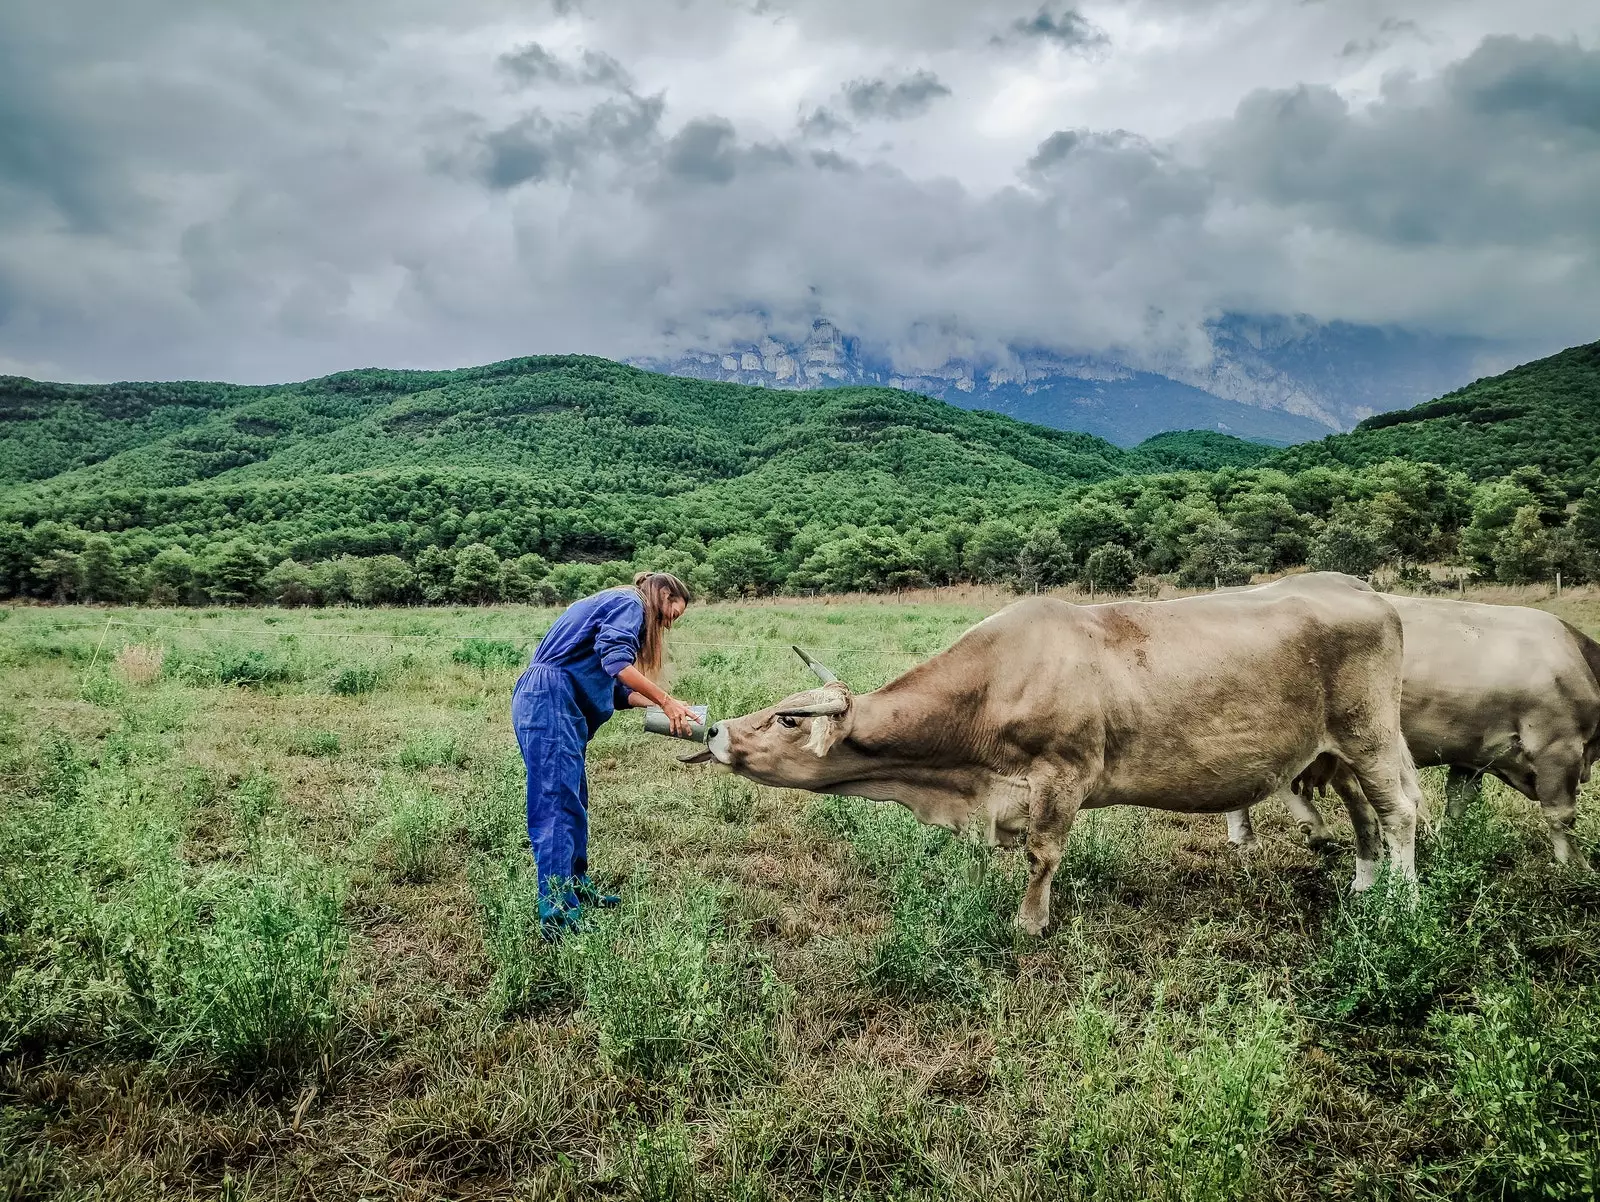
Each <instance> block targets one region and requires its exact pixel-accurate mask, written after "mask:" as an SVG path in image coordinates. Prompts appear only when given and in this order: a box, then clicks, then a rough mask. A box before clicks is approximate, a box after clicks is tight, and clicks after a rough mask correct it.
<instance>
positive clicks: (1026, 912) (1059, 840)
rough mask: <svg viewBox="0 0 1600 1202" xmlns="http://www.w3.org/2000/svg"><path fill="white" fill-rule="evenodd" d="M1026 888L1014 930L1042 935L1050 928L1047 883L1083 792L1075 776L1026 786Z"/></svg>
mask: <svg viewBox="0 0 1600 1202" xmlns="http://www.w3.org/2000/svg"><path fill="white" fill-rule="evenodd" d="M1029 785H1030V787H1029V796H1028V838H1027V843H1026V847H1027V855H1028V887H1027V889H1026V891H1024V893H1023V895H1022V905H1021V906H1019V907H1018V908H1017V929H1018V930H1021V931H1023V932H1025V933H1027V934H1029V935H1040V934H1043V933H1044V929H1045V927H1046V926H1048V925H1049V924H1050V882H1051V880H1052V879H1053V878H1054V877H1055V875H1056V867H1057V866H1058V865H1059V864H1060V863H1061V857H1062V855H1063V854H1064V853H1065V851H1066V847H1067V836H1068V835H1069V834H1070V833H1071V831H1072V823H1073V820H1074V819H1075V818H1077V816H1078V806H1079V805H1080V804H1081V803H1082V801H1083V795H1084V788H1083V784H1082V779H1081V777H1079V776H1077V775H1076V774H1067V773H1059V774H1057V773H1052V774H1050V775H1048V776H1044V777H1042V778H1036V779H1034V780H1033V781H1030V782H1029Z"/></svg>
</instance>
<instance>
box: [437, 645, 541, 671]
mask: <svg viewBox="0 0 1600 1202" xmlns="http://www.w3.org/2000/svg"><path fill="white" fill-rule="evenodd" d="M450 658H451V659H453V660H454V661H455V662H456V663H458V664H471V665H472V666H473V667H474V668H477V669H478V670H479V671H481V672H488V671H490V670H492V669H495V668H520V667H521V666H522V663H523V660H524V659H525V658H526V653H525V652H524V650H523V649H522V648H521V647H520V646H518V645H517V644H516V643H508V642H505V641H503V640H500V639H467V640H466V641H464V642H463V643H461V644H460V645H459V646H457V647H456V649H455V650H454V651H452V652H451V653H450Z"/></svg>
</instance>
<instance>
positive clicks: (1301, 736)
mask: <svg viewBox="0 0 1600 1202" xmlns="http://www.w3.org/2000/svg"><path fill="white" fill-rule="evenodd" d="M1401 638H1402V636H1401V629H1400V620H1399V618H1397V617H1396V616H1395V612H1394V610H1393V609H1392V608H1391V607H1390V606H1389V605H1388V603H1387V602H1385V601H1384V600H1383V599H1382V598H1381V597H1379V596H1378V595H1377V594H1375V593H1373V592H1372V591H1371V590H1369V589H1366V588H1365V586H1363V585H1361V584H1360V582H1358V581H1352V580H1349V579H1348V578H1343V577H1332V576H1328V575H1324V576H1323V577H1322V578H1321V579H1320V580H1318V581H1316V582H1314V587H1309V588H1308V587H1306V586H1305V585H1304V584H1302V585H1301V586H1299V587H1297V588H1296V589H1294V590H1289V589H1283V588H1280V587H1278V586H1276V585H1268V586H1265V587H1263V588H1258V589H1250V590H1247V591H1245V592H1238V593H1224V594H1212V595H1207V596H1199V597H1187V598H1183V599H1181V600H1176V601H1160V602H1153V603H1140V602H1123V603H1116V604H1109V605H1071V604H1068V603H1067V602H1064V601H1059V600H1055V599H1052V598H1031V599H1028V600H1025V601H1020V602H1018V603H1016V604H1014V605H1012V606H1010V607H1009V608H1007V609H1005V610H1002V611H1001V612H1000V613H998V614H995V615H994V616H993V617H991V618H988V619H986V620H985V621H983V622H980V623H978V625H976V626H974V627H973V628H972V629H971V630H969V631H967V632H966V633H965V634H964V635H962V636H961V638H960V639H958V640H957V641H956V643H955V644H954V645H953V646H951V647H950V648H949V649H948V650H946V651H943V652H941V653H940V654H938V655H936V656H934V657H933V658H932V659H930V660H928V661H927V662H926V663H923V664H921V665H919V666H918V667H915V668H913V669H912V670H911V671H909V672H907V673H906V674H905V675H903V676H901V677H899V678H898V679H896V680H894V681H891V682H890V683H889V684H887V685H885V686H884V687H883V688H881V689H877V690H875V691H873V692H870V693H863V694H859V695H857V694H853V693H851V692H850V690H849V689H848V688H847V687H846V686H845V685H843V684H840V683H838V682H835V683H832V684H827V685H824V686H823V687H822V688H819V689H813V690H811V691H809V692H806V693H800V694H796V695H795V696H792V697H787V698H785V699H784V700H783V701H781V702H779V703H778V704H777V705H775V706H772V707H770V708H768V709H764V710H761V711H759V712H757V713H753V714H746V715H744V716H742V717H738V718H729V719H726V720H724V721H722V722H718V723H717V724H715V725H714V726H713V727H711V729H710V731H709V732H708V743H707V750H706V751H703V752H701V753H699V754H698V755H695V756H691V757H689V761H690V762H704V761H707V760H711V759H715V760H716V761H718V762H719V763H722V764H724V765H726V766H728V767H729V768H731V769H732V770H733V771H734V772H736V773H738V774H739V775H741V776H746V777H749V778H750V779H752V780H756V781H759V782H761V783H762V784H767V785H775V786H779V787H783V788H793V789H809V790H811V791H813V792H818V793H835V794H844V795H849V796H857V797H869V798H874V799H876V800H881V801H897V802H899V803H901V804H902V805H904V806H906V807H907V808H908V809H910V810H911V811H912V812H913V813H914V814H916V816H917V817H918V818H919V819H921V820H922V821H923V822H927V823H931V824H933V825H936V826H942V827H946V828H949V829H952V830H955V829H961V828H963V827H966V826H967V825H969V824H970V823H972V822H975V821H976V822H979V823H982V824H983V825H982V831H983V834H984V835H985V836H986V838H987V839H988V840H989V841H990V842H991V843H999V844H1003V845H1008V846H1015V845H1017V844H1018V843H1025V845H1026V850H1027V857H1028V863H1029V867H1030V875H1029V881H1028V887H1027V891H1026V893H1025V894H1024V896H1023V900H1022V905H1021V907H1020V908H1019V910H1018V912H1017V925H1018V926H1019V927H1020V928H1022V929H1023V930H1024V931H1027V932H1029V933H1030V934H1038V933H1039V932H1040V931H1042V930H1043V929H1044V927H1045V925H1046V923H1047V922H1048V921H1049V914H1050V883H1051V878H1052V876H1053V875H1054V873H1055V870H1056V866H1057V864H1059V863H1060V860H1061V856H1062V853H1063V849H1064V847H1065V844H1066V839H1067V835H1068V832H1069V831H1070V830H1071V828H1072V822H1073V819H1074V818H1075V817H1076V815H1077V813H1078V811H1079V810H1080V809H1084V808H1089V809H1094V808H1098V807H1100V806H1108V805H1140V806H1152V807H1156V808H1160V809H1169V810H1182V811H1193V812H1203V813H1226V812H1227V811H1229V810H1233V809H1236V808H1238V807H1240V806H1242V805H1249V804H1252V803H1254V802H1256V801H1260V800H1262V799H1263V798H1266V797H1270V796H1271V795H1272V794H1274V793H1275V792H1277V791H1278V790H1279V789H1280V788H1281V787H1282V786H1284V785H1286V784H1287V783H1288V782H1289V781H1291V780H1293V779H1294V778H1295V777H1296V776H1297V775H1299V774H1300V773H1301V772H1302V771H1304V770H1305V769H1306V767H1307V766H1308V765H1310V764H1311V763H1312V762H1313V761H1314V760H1316V759H1317V758H1318V757H1319V756H1321V755H1324V754H1328V755H1331V756H1333V757H1334V758H1335V759H1336V760H1337V761H1338V762H1339V763H1340V764H1342V765H1346V766H1348V768H1349V770H1350V771H1351V772H1352V773H1353V774H1354V775H1355V778H1356V779H1357V780H1359V781H1360V783H1361V786H1362V790H1363V792H1364V793H1365V795H1366V798H1367V799H1368V800H1369V801H1370V802H1371V805H1372V807H1373V810H1374V811H1375V812H1376V815H1377V818H1378V821H1379V823H1381V826H1382V835H1383V840H1384V842H1385V843H1386V844H1387V845H1388V850H1389V853H1390V855H1391V856H1392V858H1393V860H1394V862H1395V865H1396V868H1397V870H1398V871H1399V872H1400V873H1401V874H1402V875H1404V876H1407V877H1414V876H1415V869H1414V867H1413V857H1412V847H1413V836H1414V830H1415V822H1416V805H1417V801H1418V799H1419V798H1420V791H1419V790H1418V789H1417V785H1416V773H1415V771H1414V770H1413V769H1412V768H1411V766H1410V758H1409V756H1408V755H1407V754H1406V752H1405V744H1404V742H1403V740H1402V739H1401V737H1400V665H1401ZM1357 853H1358V857H1359V859H1358V864H1357V873H1356V880H1355V887H1356V888H1358V889H1360V888H1365V887H1367V886H1368V885H1370V884H1371V883H1372V880H1373V874H1374V871H1375V868H1376V860H1377V856H1378V843H1377V839H1376V835H1375V833H1374V834H1373V836H1372V837H1371V838H1367V839H1364V840H1363V841H1362V843H1361V845H1360V846H1359V847H1358V849H1357Z"/></svg>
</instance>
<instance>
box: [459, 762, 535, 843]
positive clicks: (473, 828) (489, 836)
mask: <svg viewBox="0 0 1600 1202" xmlns="http://www.w3.org/2000/svg"><path fill="white" fill-rule="evenodd" d="M461 816H462V819H463V820H464V821H465V823H466V827H467V839H468V841H469V842H470V843H471V844H472V846H473V847H475V848H477V849H478V850H479V851H487V852H493V851H498V850H500V849H502V848H504V847H506V846H508V845H509V844H512V843H516V842H518V841H519V840H520V839H521V837H522V832H523V831H524V830H525V829H526V825H527V822H526V819H527V777H526V776H525V775H524V769H523V766H522V760H521V759H520V758H519V757H510V758H508V759H507V760H506V761H505V762H504V763H503V764H502V765H501V767H500V768H499V769H497V770H496V771H495V772H494V773H493V774H492V775H490V776H489V778H488V779H487V780H485V779H483V778H482V777H474V779H473V781H472V784H471V787H470V788H469V789H468V790H467V794H466V798H465V800H464V801H463V803H462V815H461ZM523 851H524V853H525V852H526V848H524V849H523Z"/></svg>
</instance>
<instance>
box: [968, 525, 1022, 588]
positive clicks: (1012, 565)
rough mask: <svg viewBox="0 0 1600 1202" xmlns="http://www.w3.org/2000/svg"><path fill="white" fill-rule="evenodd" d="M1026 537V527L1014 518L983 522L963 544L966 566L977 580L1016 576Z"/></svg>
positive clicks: (992, 580)
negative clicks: (1023, 530)
mask: <svg viewBox="0 0 1600 1202" xmlns="http://www.w3.org/2000/svg"><path fill="white" fill-rule="evenodd" d="M1024 541H1025V540H1024V538H1023V536H1022V531H1020V530H1018V529H1017V528H1016V527H1015V526H1014V525H1012V524H1011V523H1010V522H1006V521H988V522H983V523H981V524H980V525H979V526H978V527H977V528H976V529H975V530H973V532H972V534H971V535H970V536H969V537H968V538H967V542H966V546H965V547H963V548H962V560H963V565H962V566H964V567H965V568H966V570H967V574H968V575H969V576H971V577H973V578H974V579H976V580H985V581H990V582H994V581H1001V580H1011V579H1014V578H1015V576H1016V572H1017V556H1018V555H1019V554H1021V552H1022V544H1023V542H1024Z"/></svg>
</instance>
